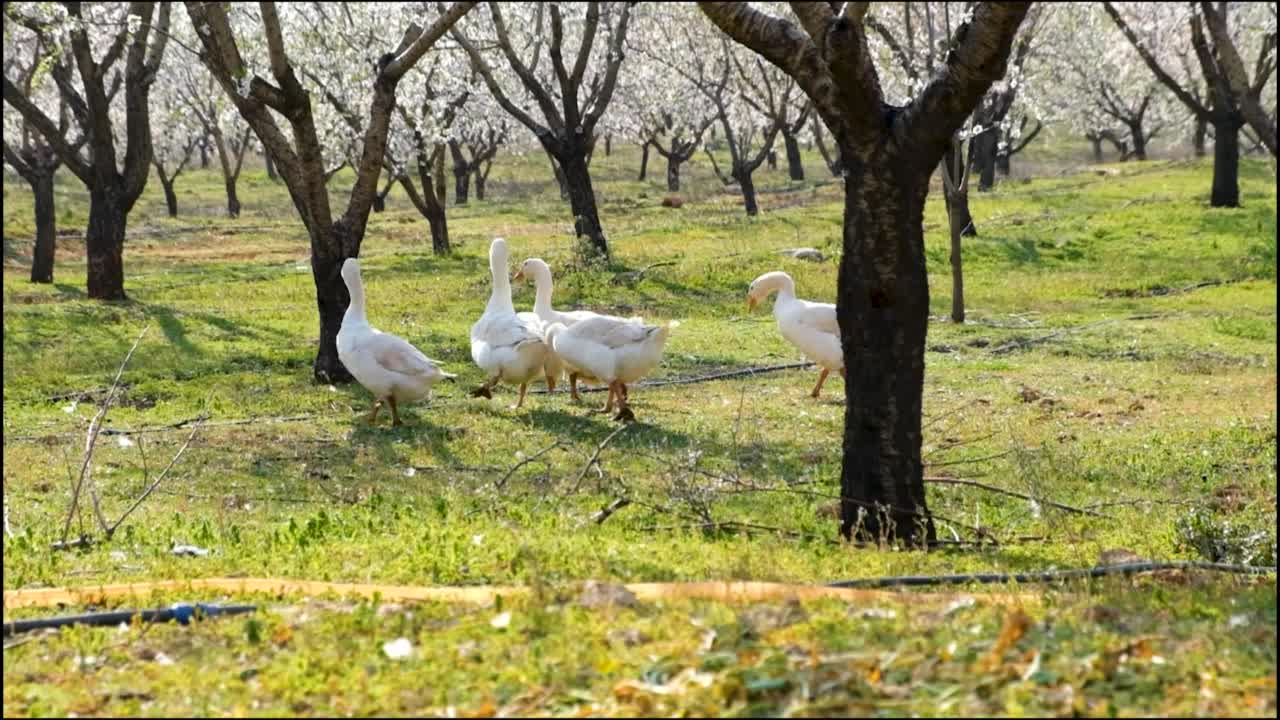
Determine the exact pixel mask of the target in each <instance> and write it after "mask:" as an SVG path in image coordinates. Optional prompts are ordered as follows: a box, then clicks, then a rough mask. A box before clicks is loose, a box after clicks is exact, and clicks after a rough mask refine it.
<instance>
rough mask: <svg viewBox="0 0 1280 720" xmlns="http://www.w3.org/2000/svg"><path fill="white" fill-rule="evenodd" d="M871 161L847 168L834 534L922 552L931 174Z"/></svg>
mask: <svg viewBox="0 0 1280 720" xmlns="http://www.w3.org/2000/svg"><path fill="white" fill-rule="evenodd" d="M842 149H843V150H844V152H845V153H846V154H845V157H854V156H856V155H853V154H852V149H851V148H849V149H844V148H842ZM873 152H875V151H873ZM869 160H870V162H859V163H853V164H852V165H850V166H849V168H848V170H849V173H850V174H849V175H848V176H847V181H846V183H845V220H844V254H843V256H842V257H841V259H840V271H839V280H838V291H837V301H836V314H837V317H838V320H839V324H840V332H841V336H842V339H843V343H842V345H843V350H844V362H845V369H846V372H847V379H846V382H845V422H844V457H843V470H842V474H841V481H840V488H841V493H840V494H841V496H842V498H843V500H842V502H841V523H840V532H841V534H843V535H844V536H845V537H846V538H850V539H854V540H863V541H871V542H876V541H880V540H895V539H896V540H900V541H903V542H905V543H906V544H908V545H925V544H926V543H930V542H933V541H934V540H935V539H936V530H935V528H934V524H933V519H932V517H931V516H930V515H929V511H928V507H927V505H926V503H925V490H924V468H923V464H922V462H921V456H920V445H921V427H920V418H921V407H922V401H923V394H924V347H925V336H926V332H927V330H928V320H929V282H928V276H927V274H926V267H925V256H924V230H923V222H924V201H925V196H926V194H927V193H928V188H929V185H928V182H929V174H928V172H925V173H920V172H918V171H916V170H915V169H914V165H913V164H912V163H911V162H910V161H909V160H908V159H907V158H901V157H893V156H889V155H885V154H880V155H879V156H874V155H873V156H872V157H871V158H870V159H869Z"/></svg>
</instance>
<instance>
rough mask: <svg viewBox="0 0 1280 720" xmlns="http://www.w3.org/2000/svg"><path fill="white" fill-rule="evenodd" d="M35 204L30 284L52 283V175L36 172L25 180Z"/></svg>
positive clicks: (54, 224) (54, 219)
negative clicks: (34, 234)
mask: <svg viewBox="0 0 1280 720" xmlns="http://www.w3.org/2000/svg"><path fill="white" fill-rule="evenodd" d="M27 182H29V183H31V192H32V193H33V194H34V195H35V204H36V246H35V248H34V249H33V250H32V253H31V282H33V283H51V282H53V255H54V251H55V250H56V248H57V245H56V240H57V237H58V216H57V214H56V213H55V212H54V202H53V173H52V172H39V171H36V172H35V173H34V174H32V175H31V176H30V177H28V178H27Z"/></svg>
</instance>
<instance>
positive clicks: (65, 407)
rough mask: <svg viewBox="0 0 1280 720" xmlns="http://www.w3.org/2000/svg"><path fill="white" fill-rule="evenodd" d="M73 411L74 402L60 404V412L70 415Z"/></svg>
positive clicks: (74, 407)
mask: <svg viewBox="0 0 1280 720" xmlns="http://www.w3.org/2000/svg"><path fill="white" fill-rule="evenodd" d="M75 411H76V403H71V404H69V405H63V406H62V412H64V413H67V414H68V415H70V414H71V413H73V412H75Z"/></svg>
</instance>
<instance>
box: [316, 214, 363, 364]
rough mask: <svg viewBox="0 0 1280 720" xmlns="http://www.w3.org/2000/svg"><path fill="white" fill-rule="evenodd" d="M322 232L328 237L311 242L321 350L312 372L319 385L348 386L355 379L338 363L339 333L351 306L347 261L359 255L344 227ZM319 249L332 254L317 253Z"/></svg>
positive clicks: (317, 354) (317, 353) (331, 227)
mask: <svg viewBox="0 0 1280 720" xmlns="http://www.w3.org/2000/svg"><path fill="white" fill-rule="evenodd" d="M318 232H321V233H324V234H325V237H323V238H321V239H319V240H318V241H317V239H315V238H312V241H311V245H312V251H311V276H312V279H313V280H314V281H315V285H316V307H317V309H318V310H319V313H320V348H319V350H318V351H317V352H316V359H315V363H314V364H313V365H312V372H313V374H314V376H315V379H316V381H317V382H322V383H330V384H336V383H347V382H351V381H352V379H353V378H352V377H351V373H350V372H348V371H347V369H346V367H344V366H343V365H342V362H341V361H340V360H338V330H340V329H341V328H342V316H343V315H344V314H345V313H346V312H347V305H348V304H350V302H351V295H350V294H348V293H347V284H346V283H345V282H343V280H342V263H343V262H345V261H346V259H347V257H353V256H355V255H358V254H359V253H358V252H351V251H350V248H352V247H354V246H355V244H354V243H351V242H348V241H346V240H347V238H345V237H344V236H343V233H344V230H343V228H342V227H341V226H339V225H333V226H330V227H329V228H325V229H322V230H318ZM317 245H319V246H322V247H325V248H328V250H329V251H328V252H324V253H321V252H317V251H316V248H317Z"/></svg>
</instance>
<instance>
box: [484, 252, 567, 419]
mask: <svg viewBox="0 0 1280 720" xmlns="http://www.w3.org/2000/svg"><path fill="white" fill-rule="evenodd" d="M489 273H490V275H492V276H493V292H492V294H490V295H489V303H488V304H487V305H486V306H485V309H484V314H483V315H481V316H480V319H479V320H477V321H476V324H475V325H472V326H471V359H473V360H475V362H476V365H479V366H480V369H481V370H484V371H485V374H486V375H487V376H488V378H489V379H488V380H486V381H485V383H484V384H483V385H481V386H480V387H479V388H477V389H476V390H475V391H474V392H472V393H471V394H472V396H473V397H493V394H492V393H491V392H490V389H491V388H492V387H493V386H494V385H497V384H498V383H499V382H508V383H513V384H519V385H520V399H519V400H517V401H516V404H515V405H513V406H512V408H513V409H514V408H519V407H521V406H522V405H524V395H525V392H526V391H527V390H528V389H529V381H530V380H532V379H534V378H535V377H537V376H538V374H539V373H540V372H545V364H546V357H547V354H548V353H547V346H546V343H545V342H544V341H543V339H542V323H541V322H540V321H539V320H538V318H537V316H535V315H533V314H532V313H521V314H520V315H517V314H516V310H515V306H513V305H512V304H511V281H510V280H508V279H507V241H506V240H503V239H502V238H494V239H493V243H491V244H490V245H489ZM522 316H523V317H522ZM547 386H548V387H549V388H553V387H555V381H554V379H553V378H552V377H551V376H550V375H549V374H548V376H547Z"/></svg>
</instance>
